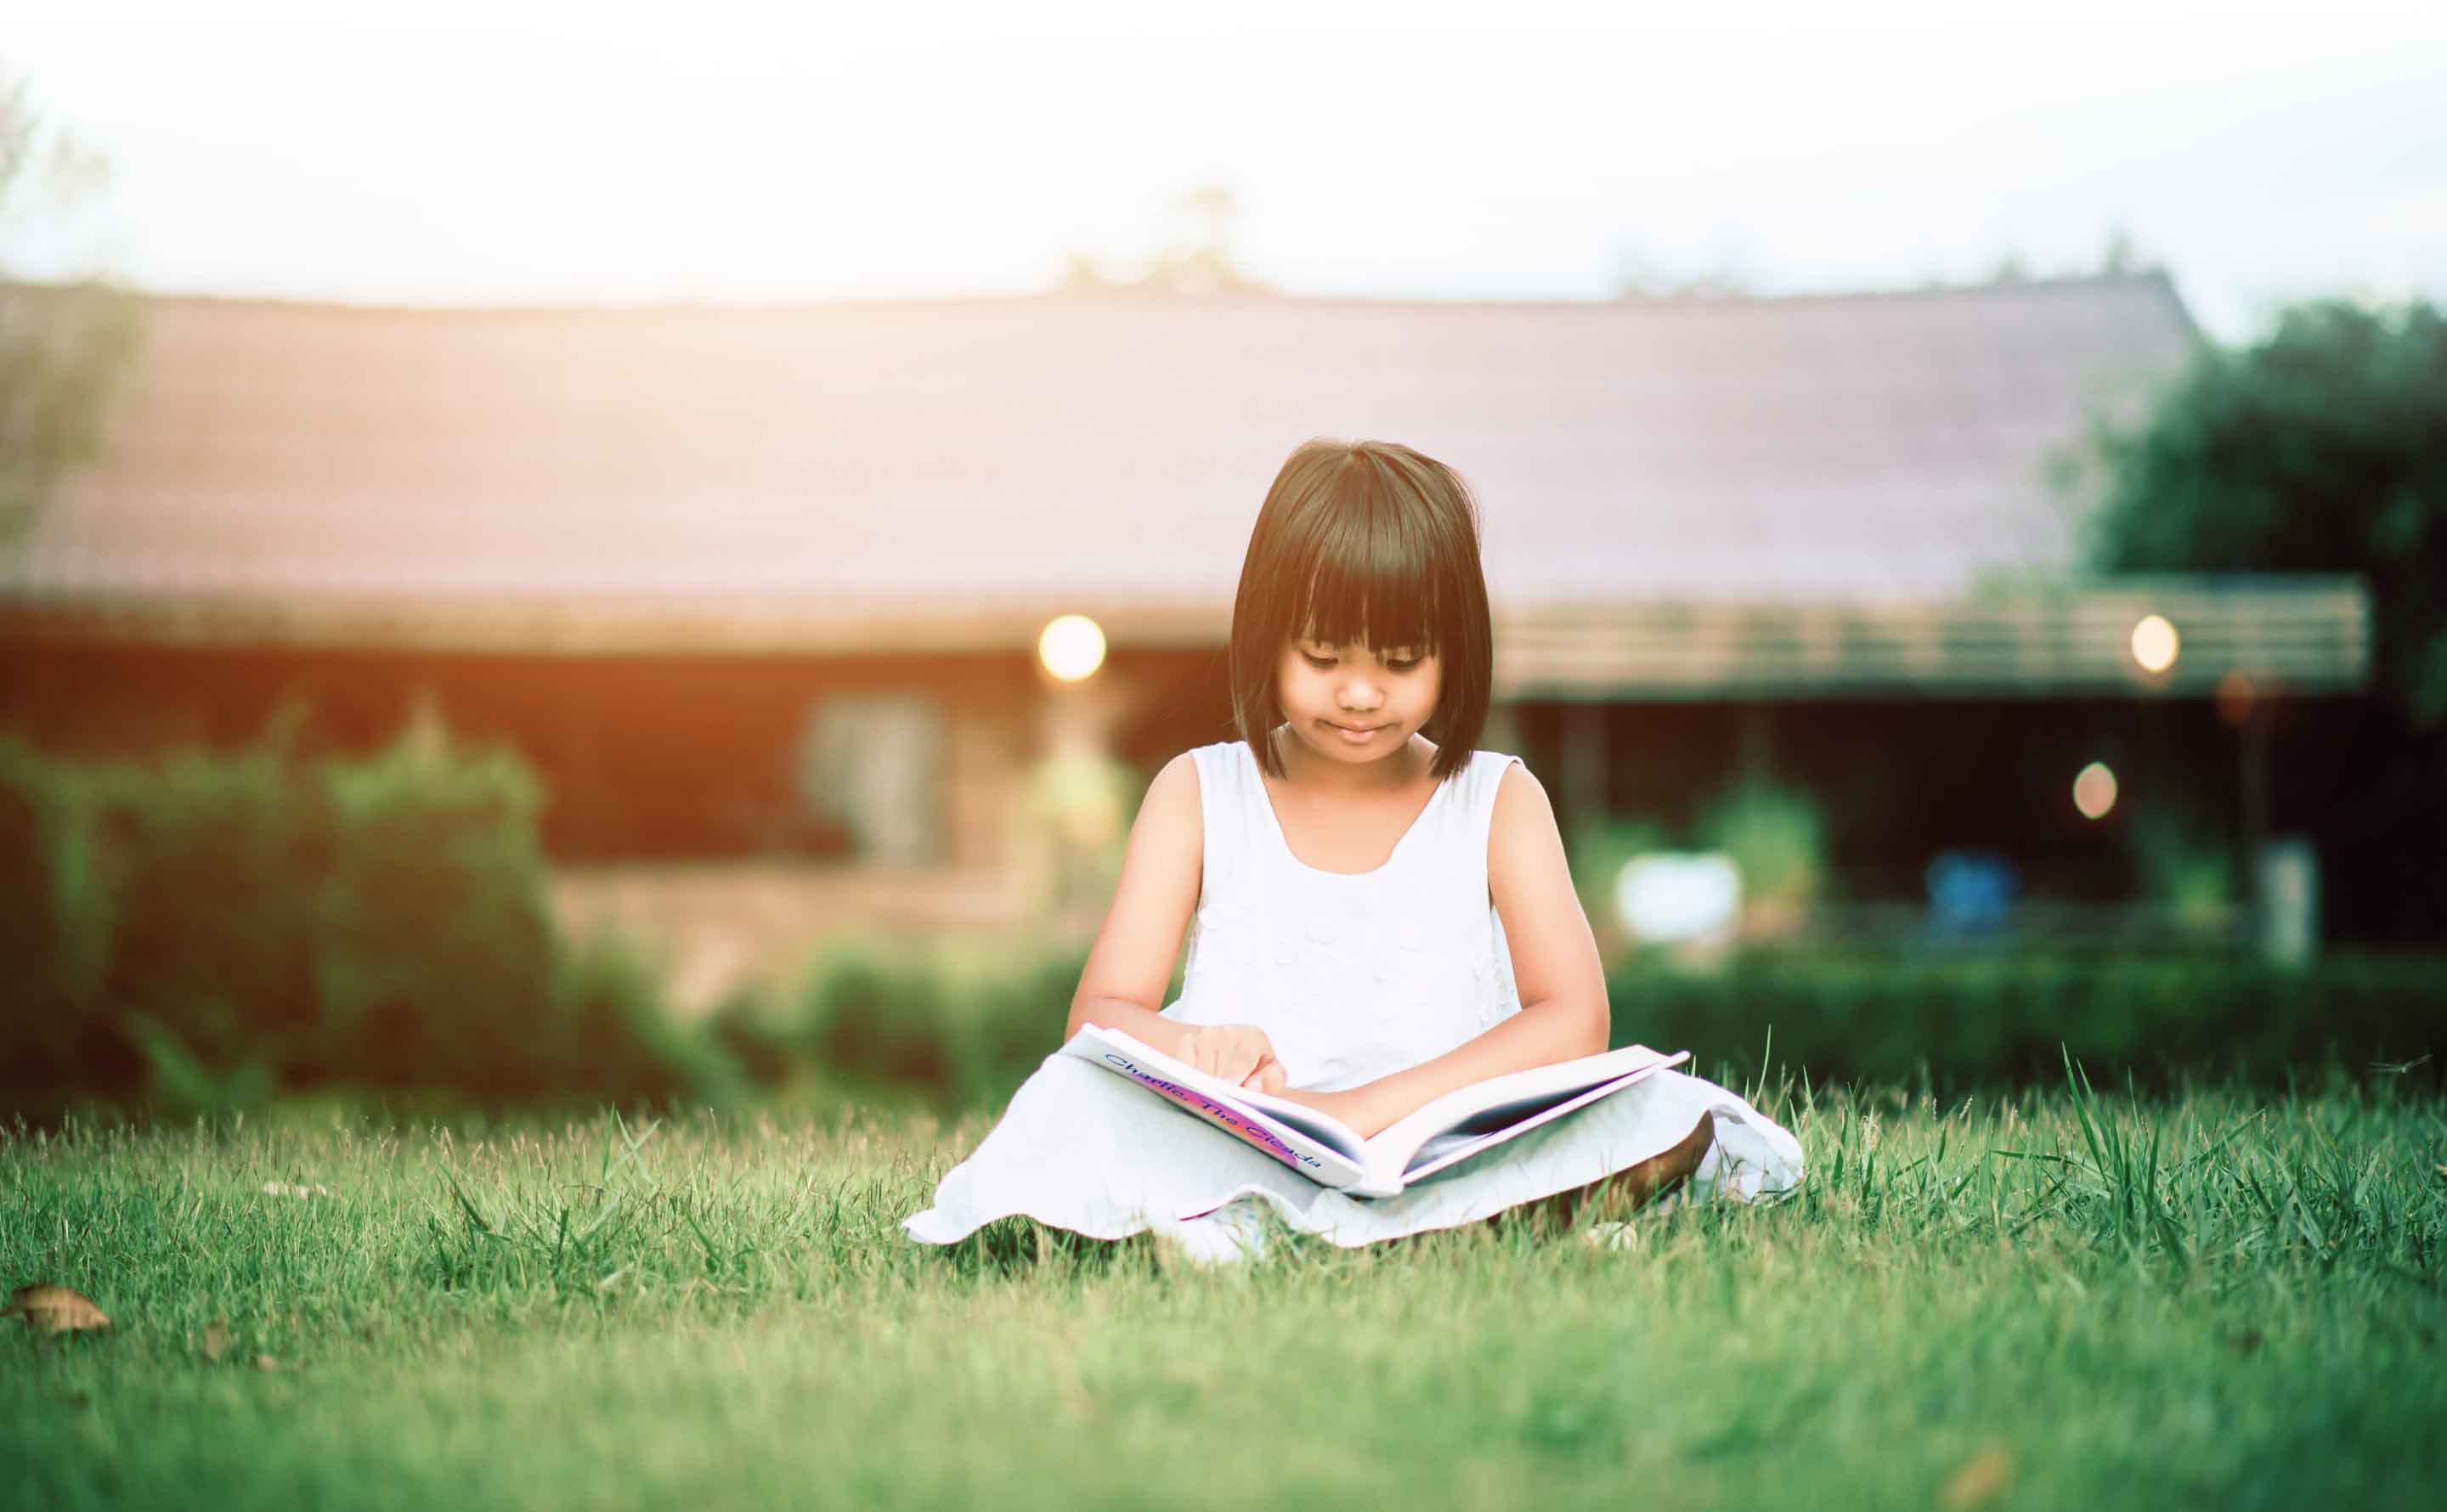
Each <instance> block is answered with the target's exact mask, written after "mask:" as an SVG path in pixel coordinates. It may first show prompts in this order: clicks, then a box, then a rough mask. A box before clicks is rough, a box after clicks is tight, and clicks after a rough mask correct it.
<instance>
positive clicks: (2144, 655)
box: [2133, 614, 2184, 672]
mask: <svg viewBox="0 0 2447 1512" xmlns="http://www.w3.org/2000/svg"><path fill="white" fill-rule="evenodd" d="M2183 645H2184V638H2183V637H2182V636H2181V635H2178V634H2176V633H2175V627H2174V626H2173V625H2172V624H2170V623H2168V621H2167V617H2166V616H2165V615H2164V614H2151V615H2148V616H2146V617H2145V618H2143V620H2142V621H2141V623H2139V624H2137V625H2135V626H2134V627H2133V659H2134V661H2136V662H2139V663H2140V664H2141V670H2142V671H2145V672H2163V671H2166V670H2167V669H2168V668H2170V667H2172V666H2173V665H2175V655H2176V653H2177V652H2180V651H2182V650H2183Z"/></svg>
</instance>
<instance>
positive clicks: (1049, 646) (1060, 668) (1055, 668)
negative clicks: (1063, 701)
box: [1036, 614, 1105, 683]
mask: <svg viewBox="0 0 2447 1512" xmlns="http://www.w3.org/2000/svg"><path fill="white" fill-rule="evenodd" d="M1036 659H1037V660H1038V661H1040V662H1042V663H1044V664H1045V670H1046V671H1049V672H1052V673H1053V675H1054V676H1056V677H1058V678H1060V679H1061V680H1062V681H1064V682H1066V683H1075V682H1077V681H1079V680H1080V679H1081V678H1083V677H1092V676H1094V675H1095V672H1096V669H1097V668H1099V667H1102V666H1103V665H1105V630H1104V627H1103V626H1101V625H1099V624H1097V623H1096V622H1095V621H1094V620H1092V619H1090V618H1089V617H1088V616H1087V615H1085V614H1064V615H1062V616H1061V617H1060V618H1058V619H1055V620H1053V621H1052V622H1051V623H1049V624H1048V625H1047V626H1046V627H1045V629H1044V630H1043V631H1042V632H1040V633H1038V635H1037V637H1036Z"/></svg>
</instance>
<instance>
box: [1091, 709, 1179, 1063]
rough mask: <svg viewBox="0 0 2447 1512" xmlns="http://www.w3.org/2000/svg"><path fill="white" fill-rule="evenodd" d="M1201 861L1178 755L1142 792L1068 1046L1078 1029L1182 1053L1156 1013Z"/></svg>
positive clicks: (1171, 1028) (1168, 1024) (1174, 1031)
mask: <svg viewBox="0 0 2447 1512" xmlns="http://www.w3.org/2000/svg"><path fill="white" fill-rule="evenodd" d="M1204 861H1205V833H1204V829H1203V826H1202V824H1201V822H1200V819H1199V806H1198V764H1197V763H1196V762H1195V761H1193V760H1191V759H1190V757H1189V756H1188V755H1187V754H1186V753H1184V754H1182V755H1179V756H1176V757H1174V758H1173V759H1172V760H1171V761H1169V762H1167V763H1166V764H1165V767H1164V770H1162V771H1160V772H1158V773H1156V775H1155V781H1154V782H1152V783H1150V784H1148V790H1147V797H1146V798H1145V799H1144V800H1142V801H1141V802H1140V803H1139V817H1138V818H1137V820H1135V821H1134V822H1132V823H1131V825H1130V839H1129V848H1128V849H1127V850H1126V851H1124V853H1123V856H1122V879H1121V882H1120V884H1119V885H1118V886H1116V887H1115V888H1114V889H1113V904H1112V907H1111V908H1110V909H1109V910H1107V912H1106V914H1105V922H1104V926H1103V927H1102V928H1101V929H1099V930H1098V931H1097V932H1096V944H1095V947H1094V949H1092V950H1091V951H1090V952H1089V954H1088V969H1087V970H1086V971H1085V972H1082V973H1080V976H1079V991H1078V992H1076V993H1075V994H1074V995H1073V996H1072V999H1071V1019H1070V1022H1069V1024H1068V1025H1067V1026H1065V1027H1064V1029H1063V1031H1062V1035H1063V1038H1065V1039H1068V1038H1070V1037H1071V1036H1072V1035H1073V1034H1076V1033H1078V1032H1079V1030H1080V1028H1081V1026H1083V1025H1088V1024H1098V1025H1102V1026H1103V1027H1105V1028H1107V1029H1117V1030H1121V1031H1122V1032H1123V1033H1125V1034H1129V1035H1130V1036H1131V1037H1133V1038H1135V1039H1137V1040H1138V1041H1139V1042H1140V1043H1141V1044H1144V1045H1149V1046H1152V1047H1154V1048H1155V1049H1160V1050H1162V1051H1164V1052H1165V1053H1166V1054H1167V1055H1177V1054H1179V1053H1180V1052H1181V1040H1182V1036H1183V1035H1184V1034H1185V1033H1186V1032H1187V1030H1186V1026H1183V1025H1180V1024H1176V1023H1174V1022H1173V1021H1172V1020H1170V1019H1168V1018H1166V1017H1164V1016H1163V1015H1161V1014H1160V1013H1158V1012H1157V1011H1156V1010H1158V1009H1159V1008H1161V1007H1163V1006H1164V990H1165V988H1167V986H1169V985H1171V982H1172V963H1173V962H1174V960H1176V959H1177V958H1178V957H1179V956H1180V954H1181V936H1182V935H1183V933H1184V932H1185V931H1186V930H1187V929H1188V927H1189V915H1190V911H1191V910H1192V909H1194V908H1196V907H1197V906H1198V883H1199V875H1200V871H1201V868H1202V865H1203V863H1204Z"/></svg>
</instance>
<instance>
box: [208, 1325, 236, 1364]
mask: <svg viewBox="0 0 2447 1512" xmlns="http://www.w3.org/2000/svg"><path fill="white" fill-rule="evenodd" d="M229 1347H230V1331H229V1319H227V1318H225V1317H217V1318H215V1319H213V1320H212V1322H211V1323H210V1324H208V1325H206V1327H205V1329H204V1342H203V1356H204V1358H205V1359H207V1360H210V1361H212V1362H213V1363H214V1364H216V1365H218V1364H219V1363H220V1358H221V1356H222V1355H224V1354H227V1353H228V1352H229Z"/></svg>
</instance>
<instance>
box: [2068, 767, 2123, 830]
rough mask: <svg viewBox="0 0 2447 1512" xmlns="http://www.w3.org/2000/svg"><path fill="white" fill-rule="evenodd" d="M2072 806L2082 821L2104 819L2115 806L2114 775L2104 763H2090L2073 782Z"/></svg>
mask: <svg viewBox="0 0 2447 1512" xmlns="http://www.w3.org/2000/svg"><path fill="white" fill-rule="evenodd" d="M2073 806H2074V807H2076V808H2078V809H2080V810H2081V817H2082V818H2084V819H2105V818H2106V817H2107V811H2108V810H2109V809H2111V808H2114V807H2115V773H2114V772H2113V771H2110V770H2109V769H2108V766H2107V764H2106V763H2105V762H2092V763H2091V764H2090V765H2087V766H2085V767H2083V768H2082V769H2081V775H2080V776H2078V777H2076V778H2075V779H2074V780H2073Z"/></svg>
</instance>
